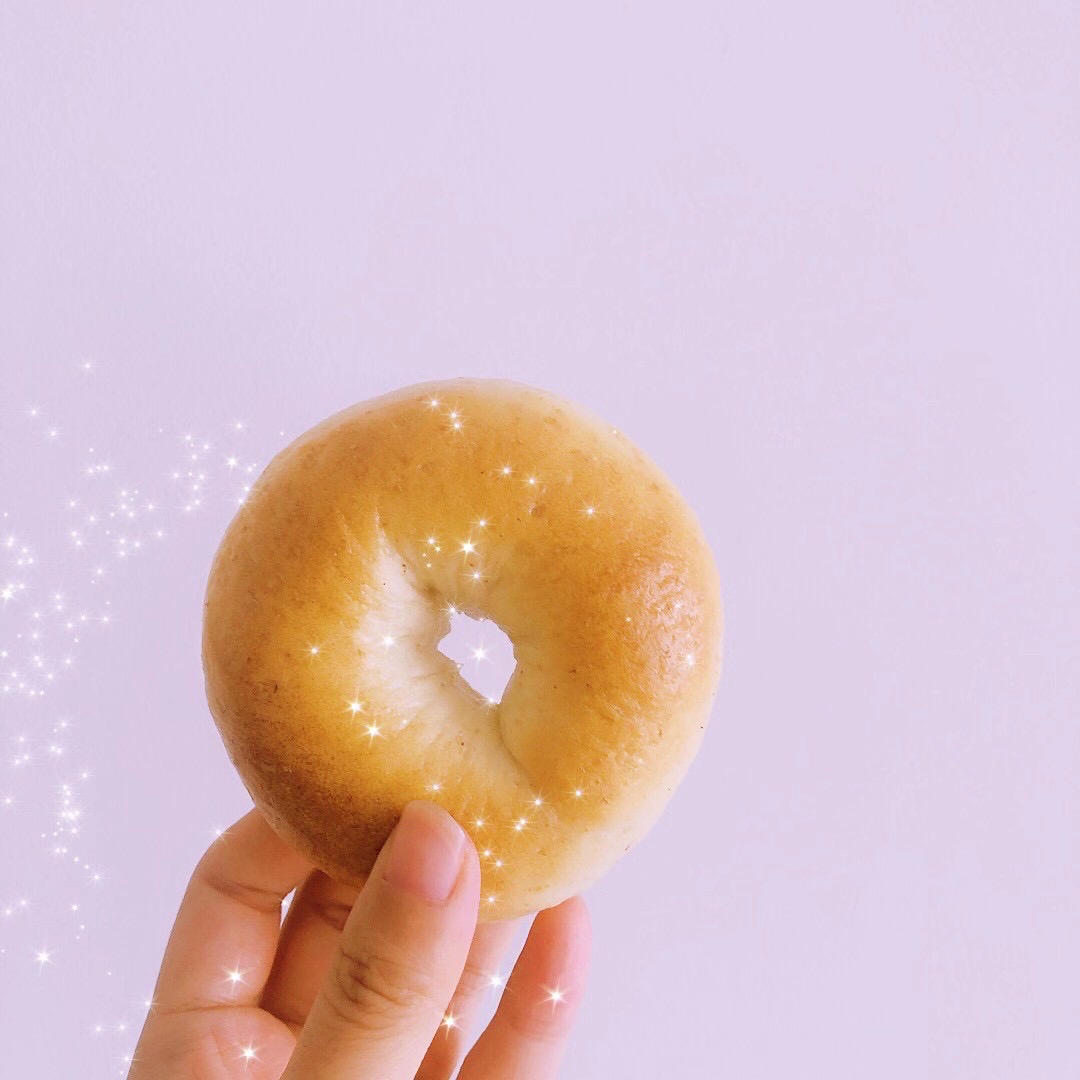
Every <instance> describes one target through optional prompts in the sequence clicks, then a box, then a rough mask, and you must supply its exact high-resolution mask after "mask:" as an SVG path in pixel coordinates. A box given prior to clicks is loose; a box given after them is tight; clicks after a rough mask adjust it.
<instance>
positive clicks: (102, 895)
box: [0, 360, 595, 1076]
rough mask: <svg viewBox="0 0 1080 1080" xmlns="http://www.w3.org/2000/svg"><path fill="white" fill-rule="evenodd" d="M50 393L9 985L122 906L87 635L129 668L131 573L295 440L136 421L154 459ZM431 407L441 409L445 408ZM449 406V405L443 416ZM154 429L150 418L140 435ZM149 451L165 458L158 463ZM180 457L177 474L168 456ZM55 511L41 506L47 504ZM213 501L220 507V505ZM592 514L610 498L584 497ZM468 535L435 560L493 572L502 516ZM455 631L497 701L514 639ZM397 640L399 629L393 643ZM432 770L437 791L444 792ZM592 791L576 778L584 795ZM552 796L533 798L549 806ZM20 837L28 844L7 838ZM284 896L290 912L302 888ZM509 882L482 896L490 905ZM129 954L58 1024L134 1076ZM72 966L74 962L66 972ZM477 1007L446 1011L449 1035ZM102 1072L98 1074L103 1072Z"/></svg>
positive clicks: (39, 446) (0, 676)
mask: <svg viewBox="0 0 1080 1080" xmlns="http://www.w3.org/2000/svg"><path fill="white" fill-rule="evenodd" d="M73 374H74V377H76V378H80V379H88V378H101V376H100V375H98V373H97V367H96V365H95V364H93V363H92V362H91V361H88V360H82V361H79V362H78V363H77V365H76V366H75V371H74V373H73ZM47 398H48V395H47V394H46V393H42V394H41V396H40V398H39V400H38V401H35V402H32V403H31V402H28V403H26V404H25V406H24V407H23V408H22V410H21V415H20V411H19V409H18V408H17V407H15V408H14V409H12V410H11V412H10V413H9V415H11V414H14V417H15V423H16V424H22V425H23V426H22V430H21V431H18V432H17V438H18V442H19V446H20V452H21V453H22V454H23V455H25V457H26V458H27V461H26V462H25V467H27V468H29V469H31V470H32V469H34V467H35V464H34V461H33V460H32V459H33V456H34V454H35V453H37V452H39V451H43V450H44V448H46V447H47V448H48V452H49V453H50V454H52V455H54V456H55V455H60V458H59V462H60V465H59V470H58V471H57V470H54V474H55V475H59V476H61V477H62V478H63V480H62V483H56V490H54V491H52V492H49V491H45V492H39V494H41V496H42V498H41V499H40V500H39V507H38V510H37V512H36V517H35V519H34V520H29V515H28V514H23V513H20V509H19V506H18V505H17V504H9V503H6V502H0V740H2V742H0V753H2V755H3V756H2V757H0V837H7V838H8V839H9V840H10V839H14V838H15V837H16V836H17V837H18V839H19V841H20V849H21V850H23V851H26V850H28V851H29V852H30V855H29V858H23V859H21V860H20V862H19V865H18V868H17V870H16V871H15V872H13V873H12V872H5V873H4V874H2V875H0V965H2V967H3V969H4V972H5V979H7V980H8V981H9V983H10V984H13V985H14V986H17V985H18V984H19V983H20V982H21V981H24V980H35V982H36V983H37V984H38V985H40V984H41V983H42V982H44V981H47V980H49V979H63V978H64V976H65V971H66V970H71V969H72V968H74V969H76V970H78V969H80V968H81V967H82V966H83V965H84V964H85V963H86V959H85V957H86V953H85V951H84V950H85V946H86V945H87V944H88V943H89V942H90V940H91V939H92V938H93V937H94V935H95V931H96V930H97V929H99V928H100V927H101V926H102V925H103V920H107V919H110V918H115V917H116V911H117V910H118V908H119V909H122V906H123V904H124V902H125V881H124V868H123V866H119V867H117V866H110V865H106V864H105V863H104V862H103V861H102V859H101V858H100V856H99V852H100V851H101V849H102V847H103V846H104V845H103V844H102V842H101V841H102V833H103V831H104V830H107V828H108V822H107V821H106V820H104V819H103V817H102V815H101V813H100V812H99V797H98V793H97V791H96V789H95V779H96V772H97V770H96V768H95V756H96V755H97V754H100V753H108V752H110V751H111V750H114V749H115V747H112V746H111V745H110V743H109V739H108V733H107V718H106V717H104V716H101V715H99V713H98V711H97V710H96V708H95V702H94V698H93V694H92V693H87V692H85V690H84V689H83V687H84V686H85V683H86V682H87V678H86V676H87V675H88V673H89V672H88V669H87V660H86V657H87V652H88V646H90V645H96V646H97V647H98V648H97V650H96V651H97V652H98V653H100V652H101V649H102V648H104V649H106V650H107V651H108V655H109V656H116V657H117V663H118V664H119V663H121V662H122V659H121V658H122V655H123V651H124V648H125V643H129V642H130V641H131V638H130V637H129V635H136V634H140V633H145V628H141V627H139V626H137V625H135V624H134V620H132V621H128V620H127V619H126V618H125V610H124V602H123V599H122V598H123V596H124V595H125V590H124V589H122V588H119V587H118V586H119V585H120V583H122V582H127V583H128V584H129V585H130V582H131V581H132V580H133V579H138V578H140V577H141V578H142V580H144V581H150V580H151V576H152V575H153V574H154V573H155V572H160V571H159V568H160V566H161V564H162V561H163V556H167V552H168V549H169V547H170V545H174V544H182V543H184V542H186V541H187V540H189V539H190V538H191V537H192V535H193V534H194V533H195V532H196V531H197V530H200V529H201V530H203V531H204V536H205V535H206V534H208V533H212V534H214V536H215V537H216V536H217V534H218V533H219V532H220V528H221V522H222V519H226V520H227V518H228V517H229V516H231V514H232V512H234V511H235V509H236V508H237V507H238V506H240V505H241V504H243V503H244V501H245V500H246V499H247V497H248V494H249V493H250V491H251V486H252V484H253V483H254V481H255V478H256V477H257V476H258V474H259V473H260V472H261V470H262V467H263V465H264V464H265V462H266V461H267V460H269V457H270V456H272V454H273V453H274V452H276V450H277V449H279V448H280V446H281V445H282V440H283V439H284V438H285V432H283V431H277V432H266V433H264V435H263V436H262V438H261V439H260V438H258V437H256V436H255V435H254V433H253V432H252V431H251V429H250V428H249V425H248V424H247V423H246V422H245V421H244V420H241V419H237V420H233V421H231V422H229V423H227V424H225V425H218V426H217V428H216V429H215V430H212V431H202V430H196V429H195V428H191V429H188V430H184V429H180V430H174V429H171V428H166V427H164V426H160V425H157V424H154V423H152V422H150V421H145V420H143V421H135V422H134V423H133V429H134V430H133V431H132V432H131V433H129V434H130V435H131V437H132V438H133V439H134V445H135V447H136V451H137V448H138V446H139V445H149V444H150V443H151V442H153V443H154V444H155V452H154V453H153V454H140V453H138V452H133V450H132V447H131V446H128V448H127V450H126V451H125V450H124V449H123V448H122V447H121V448H117V447H115V446H108V445H105V444H104V443H103V442H102V441H101V440H100V439H97V440H92V439H90V438H88V437H86V436H85V435H84V433H83V432H81V431H79V430H77V428H76V426H75V425H73V424H71V423H70V422H61V421H60V420H58V419H57V418H56V417H57V414H58V413H59V412H60V411H61V410H60V409H59V408H50V407H49V406H48V404H47ZM428 407H429V408H433V409H439V408H440V403H437V402H431V403H429V405H428ZM440 411H443V410H440ZM443 418H444V420H445V421H446V424H447V427H448V429H449V431H451V432H456V433H461V432H463V431H464V430H465V428H466V418H465V417H464V416H463V415H462V414H461V413H460V412H459V411H458V410H455V409H445V413H444V417H443ZM140 428H142V429H143V430H139V429H140ZM146 461H151V462H153V463H154V465H153V466H148V465H147V464H146ZM162 461H168V462H169V467H167V468H165V469H162V468H161V467H160V466H161V462H162ZM500 475H501V476H503V477H506V478H510V477H512V476H513V477H514V479H516V480H518V481H520V483H521V484H522V485H523V488H524V489H525V490H528V488H529V486H535V485H536V484H537V483H538V482H539V481H538V478H537V477H535V476H531V475H525V474H521V475H515V474H514V467H513V466H512V465H510V464H507V465H505V466H502V467H501V472H500ZM42 505H44V507H45V509H44V510H42V509H41V506H42ZM208 511H209V512H208ZM583 513H585V514H587V515H589V516H592V514H593V513H595V508H594V507H592V506H588V507H584V508H583ZM471 524H472V528H471V531H470V533H469V535H467V536H465V537H463V538H461V539H460V540H457V541H454V540H449V539H444V540H440V539H439V538H437V537H435V536H431V537H427V538H421V543H422V546H426V547H428V548H429V555H428V559H429V560H435V559H438V558H440V557H444V558H445V557H454V558H457V559H460V560H461V561H462V572H463V574H467V575H472V576H473V579H474V580H479V579H480V575H481V570H480V569H479V567H480V565H482V564H479V563H478V561H477V560H478V559H479V558H480V557H481V556H482V547H483V540H482V537H483V535H484V530H485V529H486V528H487V527H488V525H489V522H488V520H487V519H486V518H484V517H478V518H477V519H476V520H475V521H474V522H472V523H471ZM448 614H450V616H451V633H450V635H449V636H448V637H447V638H445V639H444V640H443V642H442V643H440V646H439V647H440V650H441V651H443V652H444V653H445V654H446V655H447V656H449V657H450V658H451V659H452V660H454V662H455V663H456V664H457V666H458V668H459V670H460V672H461V674H462V676H463V677H464V678H465V679H466V680H467V681H468V682H470V684H471V685H473V686H474V687H475V688H476V689H477V690H479V691H480V692H481V693H482V694H484V695H485V696H486V697H487V699H488V701H489V702H490V703H491V704H493V705H494V704H496V703H497V702H498V700H499V698H500V697H501V695H502V692H503V690H504V688H505V685H506V682H507V680H508V678H509V676H510V673H511V672H512V670H513V663H514V662H513V653H512V646H511V644H510V642H509V639H507V638H506V637H505V635H504V634H502V631H501V630H499V628H498V627H496V626H495V625H494V624H493V623H489V622H479V621H475V620H472V619H470V618H468V617H467V616H465V615H464V614H463V613H461V612H459V611H457V610H456V609H455V608H454V607H453V606H452V605H450V606H448ZM397 644H398V643H397V642H396V641H395V639H394V638H393V637H392V636H389V635H387V636H385V637H384V638H383V639H382V642H381V645H382V647H383V648H385V649H388V650H389V649H393V648H395V647H396V646H397ZM321 649H322V645H321V644H320V643H318V642H312V643H311V645H310V646H309V654H310V656H311V657H312V658H313V659H315V660H317V659H318V658H319V657H320V652H321ZM345 711H346V715H347V716H349V717H351V718H353V719H354V720H355V721H356V722H357V723H359V724H361V725H362V730H363V732H364V734H365V735H366V736H367V740H368V742H369V743H375V742H377V741H381V740H384V739H385V738H386V737H387V734H388V732H387V731H386V730H385V729H384V728H383V727H382V726H381V725H380V723H379V721H378V720H377V719H375V718H372V717H371V716H366V715H365V706H364V704H363V702H362V701H360V700H359V699H354V700H352V701H350V702H348V703H346V705H345ZM443 787H444V785H443V783H442V782H441V781H440V780H439V779H433V780H432V781H431V783H430V790H431V792H432V793H433V794H434V795H438V793H439V792H440V791H441V790H442V789H443ZM569 794H570V796H571V797H575V798H581V796H582V794H583V792H582V791H581V790H580V789H578V790H575V791H573V792H571V793H569ZM542 803H543V798H542V797H541V796H540V795H537V796H536V797H535V798H534V799H533V800H532V807H533V808H536V807H539V806H541V805H542ZM527 813H528V811H527V810H526V812H525V813H522V814H517V815H514V816H513V818H512V819H511V820H509V821H508V822H506V823H504V824H506V825H508V826H509V827H510V828H511V830H512V831H513V832H517V833H520V832H522V831H523V830H524V829H525V828H526V827H527V825H528V822H529V818H528V816H527ZM471 824H472V825H473V828H474V830H477V831H478V832H479V831H480V830H490V827H491V824H492V823H491V822H488V821H485V820H483V819H480V818H478V819H477V820H476V821H475V822H472V823H471ZM223 831H224V828H223V826H222V824H221V823H220V822H213V821H208V822H207V823H206V825H205V827H204V835H205V837H206V840H207V842H208V843H209V842H210V841H211V840H213V839H214V838H216V837H218V836H221V835H222V833H223ZM3 846H4V848H5V849H8V850H10V849H11V848H12V847H13V846H14V845H13V844H9V843H5V844H4V845H3ZM478 848H479V850H480V854H481V858H482V859H483V860H485V862H486V863H487V864H488V866H489V868H491V869H494V870H499V869H501V868H502V866H503V861H502V858H501V857H500V854H499V853H498V852H495V851H493V850H492V849H491V848H490V847H487V846H486V845H482V844H478ZM290 899H291V897H290V898H287V900H286V903H285V905H284V907H283V916H284V913H285V912H286V911H287V910H288V900H290ZM496 900H497V894H496V893H495V892H488V893H486V894H485V895H484V897H483V898H482V902H483V903H488V904H493V903H495V902H496ZM124 960H125V958H124V957H123V956H122V955H120V956H114V957H113V958H112V960H111V961H110V962H108V963H106V964H105V965H104V966H103V967H102V968H101V970H100V971H98V970H96V969H95V971H94V972H93V974H92V976H91V978H92V979H93V980H95V981H96V983H97V984H98V986H99V990H98V991H97V992H94V993H92V994H88V995H87V1000H86V1014H85V1017H84V1021H83V1023H82V1025H81V1030H64V1031H57V1032H56V1035H57V1037H58V1038H61V1039H64V1040H65V1041H67V1042H75V1041H76V1040H78V1039H85V1040H87V1042H88V1044H89V1053H88V1062H96V1063H97V1066H98V1067H97V1068H95V1069H94V1070H93V1074H94V1075H110V1074H111V1075H119V1076H123V1075H126V1073H127V1071H128V1069H129V1067H130V1065H131V1061H132V1055H133V1053H134V1049H135V1043H136V1040H137V1038H138V1035H139V1032H140V1030H141V1028H142V1025H143V1022H144V1020H145V1018H146V1015H147V1013H148V1011H149V1010H150V1009H151V1008H152V1004H153V1003H152V1000H151V994H152V983H151V984H150V985H148V986H145V987H140V988H138V989H137V992H135V993H132V992H131V982H132V980H130V979H127V978H125V977H124V971H123V968H124ZM69 965H70V966H71V967H69ZM222 981H223V986H224V987H225V988H226V989H229V990H233V991H236V990H237V989H238V988H240V987H242V986H243V985H244V983H245V981H246V972H244V971H243V970H242V969H241V968H240V967H238V966H236V965H230V966H228V967H226V968H223V970H222ZM504 986H505V980H504V978H503V976H502V975H501V974H499V973H497V972H493V973H492V974H491V975H490V977H489V986H488V990H489V992H490V993H492V994H497V993H498V992H499V991H500V990H501V989H502V988H503V987H504ZM544 994H545V996H544V998H543V1000H544V1001H549V1002H551V1004H552V1007H555V1006H556V1005H557V1004H559V1003H560V1002H561V1000H562V998H561V991H556V992H555V993H554V994H552V992H551V991H549V990H547V989H546V988H545V990H544ZM461 1021H462V1018H460V1017H457V1016H454V1015H453V1014H450V1013H448V1014H447V1018H446V1020H445V1021H444V1024H443V1027H444V1028H445V1031H446V1033H447V1034H448V1033H449V1031H450V1030H451V1029H452V1028H454V1027H457V1026H459V1025H460V1023H461ZM237 1054H238V1056H239V1057H240V1058H241V1059H242V1060H243V1061H244V1063H245V1064H246V1063H249V1062H251V1061H257V1059H258V1047H256V1046H252V1045H244V1046H238V1047H237ZM88 1072H89V1070H88Z"/></svg>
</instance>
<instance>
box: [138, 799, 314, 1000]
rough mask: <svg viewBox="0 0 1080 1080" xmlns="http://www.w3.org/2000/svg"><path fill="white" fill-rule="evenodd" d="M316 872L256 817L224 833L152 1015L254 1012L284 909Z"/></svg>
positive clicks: (180, 927) (168, 955)
mask: <svg viewBox="0 0 1080 1080" xmlns="http://www.w3.org/2000/svg"><path fill="white" fill-rule="evenodd" d="M311 870H312V866H311V864H310V863H309V862H307V860H306V859H304V858H303V857H302V856H301V855H299V854H297V853H296V852H295V851H293V849H292V848H290V847H289V846H288V845H287V844H286V843H285V842H284V841H283V840H281V839H280V838H279V837H278V836H277V834H276V833H275V832H274V831H273V829H271V828H270V826H269V825H268V824H267V822H266V819H265V818H264V817H263V816H262V814H260V813H259V812H258V811H257V810H252V811H251V812H250V813H248V814H246V815H245V816H244V817H242V818H241V819H240V820H239V821H238V822H237V823H236V824H235V825H232V826H230V827H229V828H228V829H226V830H225V832H224V833H222V834H221V836H219V837H218V839H217V840H215V841H214V843H213V844H211V846H210V847H209V849H208V850H207V852H206V854H205V855H203V857H202V859H200V860H199V864H198V866H196V868H195V872H194V873H193V874H192V876H191V881H190V882H189V883H188V887H187V891H186V892H185V894H184V898H183V900H182V901H181V903H180V909H179V911H178V912H177V915H176V922H175V923H174V925H173V930H172V934H171V935H170V936H169V943H168V945H167V946H166V949H165V958H164V960H163V961H162V964H161V973H160V974H159V975H158V981H157V986H156V987H155V989H154V1002H153V1004H154V1007H155V1009H163V1010H167V1011H170V1012H177V1011H184V1010H186V1009H200V1008H207V1007H210V1006H216V1005H254V1004H257V1002H258V1000H259V995H260V993H261V991H262V987H263V984H264V983H265V982H266V979H267V976H268V975H269V973H270V968H271V965H272V963H273V960H274V951H275V949H276V947H277V941H278V935H279V934H280V932H281V903H282V901H283V900H284V899H285V897H286V896H287V895H288V894H289V893H290V892H291V891H292V890H293V889H294V888H296V886H297V885H299V884H300V882H301V881H302V880H303V879H304V877H305V876H306V875H307V874H308V873H309V872H310V871H311Z"/></svg>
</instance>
